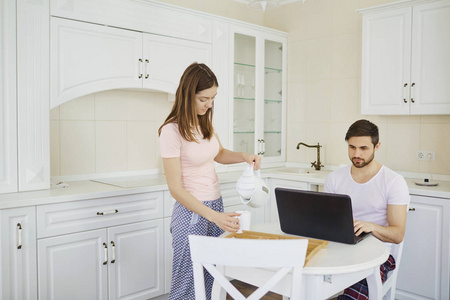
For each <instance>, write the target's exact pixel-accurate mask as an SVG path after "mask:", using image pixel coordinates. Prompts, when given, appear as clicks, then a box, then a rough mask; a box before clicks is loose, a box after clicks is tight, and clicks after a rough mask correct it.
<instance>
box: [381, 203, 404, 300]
mask: <svg viewBox="0 0 450 300" xmlns="http://www.w3.org/2000/svg"><path fill="white" fill-rule="evenodd" d="M410 199H411V197H410ZM409 204H410V203H409V202H408V205H406V212H408V211H409ZM403 243H404V240H403V241H402V242H401V243H399V244H391V255H392V256H393V257H394V259H395V269H394V270H392V271H390V272H389V273H388V277H387V279H386V281H385V282H384V283H383V284H382V288H381V290H382V292H381V293H382V295H383V297H384V298H385V299H386V300H394V299H395V290H396V285H397V275H398V269H399V268H400V262H401V260H402V253H403ZM380 280H381V278H380Z"/></svg>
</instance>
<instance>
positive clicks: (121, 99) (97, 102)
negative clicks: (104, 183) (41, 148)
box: [50, 90, 173, 176]
mask: <svg viewBox="0 0 450 300" xmlns="http://www.w3.org/2000/svg"><path fill="white" fill-rule="evenodd" d="M172 105H173V102H169V101H168V100H167V94H165V93H158V92H148V91H132V90H109V91H104V92H99V93H95V94H90V95H87V96H84V97H80V98H77V99H74V100H71V101H69V102H67V103H65V104H63V105H61V106H59V107H56V108H54V109H52V110H51V112H50V148H51V150H50V152H51V153H50V159H51V176H66V175H80V174H92V173H108V172H124V171H136V170H147V169H158V168H161V159H160V156H159V146H158V128H159V126H160V125H161V124H162V123H163V121H164V120H165V118H166V117H167V115H168V114H169V112H170V109H171V108H172Z"/></svg>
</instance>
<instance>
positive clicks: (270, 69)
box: [264, 67, 283, 74]
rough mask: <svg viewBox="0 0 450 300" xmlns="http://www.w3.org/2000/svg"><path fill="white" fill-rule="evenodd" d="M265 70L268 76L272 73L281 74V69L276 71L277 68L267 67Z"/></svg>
mask: <svg viewBox="0 0 450 300" xmlns="http://www.w3.org/2000/svg"><path fill="white" fill-rule="evenodd" d="M264 70H265V71H266V74H268V73H272V72H276V73H281V71H283V70H281V69H275V68H269V67H265V68H264Z"/></svg>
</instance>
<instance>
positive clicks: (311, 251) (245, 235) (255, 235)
mask: <svg viewBox="0 0 450 300" xmlns="http://www.w3.org/2000/svg"><path fill="white" fill-rule="evenodd" d="M225 238H236V239H259V240H287V239H304V238H301V237H296V236H290V235H281V234H272V233H265V232H257V231H246V230H244V231H243V232H242V233H230V234H229V235H227V236H225ZM327 246H328V241H323V240H316V239H310V238H308V249H307V250H306V258H305V265H306V264H307V263H308V261H309V260H310V259H311V258H312V257H313V256H314V255H315V254H316V253H317V252H319V250H320V249H323V248H326V247H327Z"/></svg>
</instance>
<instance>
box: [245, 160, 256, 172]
mask: <svg viewBox="0 0 450 300" xmlns="http://www.w3.org/2000/svg"><path fill="white" fill-rule="evenodd" d="M245 173H246V174H248V175H254V173H253V163H252V164H249V163H247V165H246V166H245Z"/></svg>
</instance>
